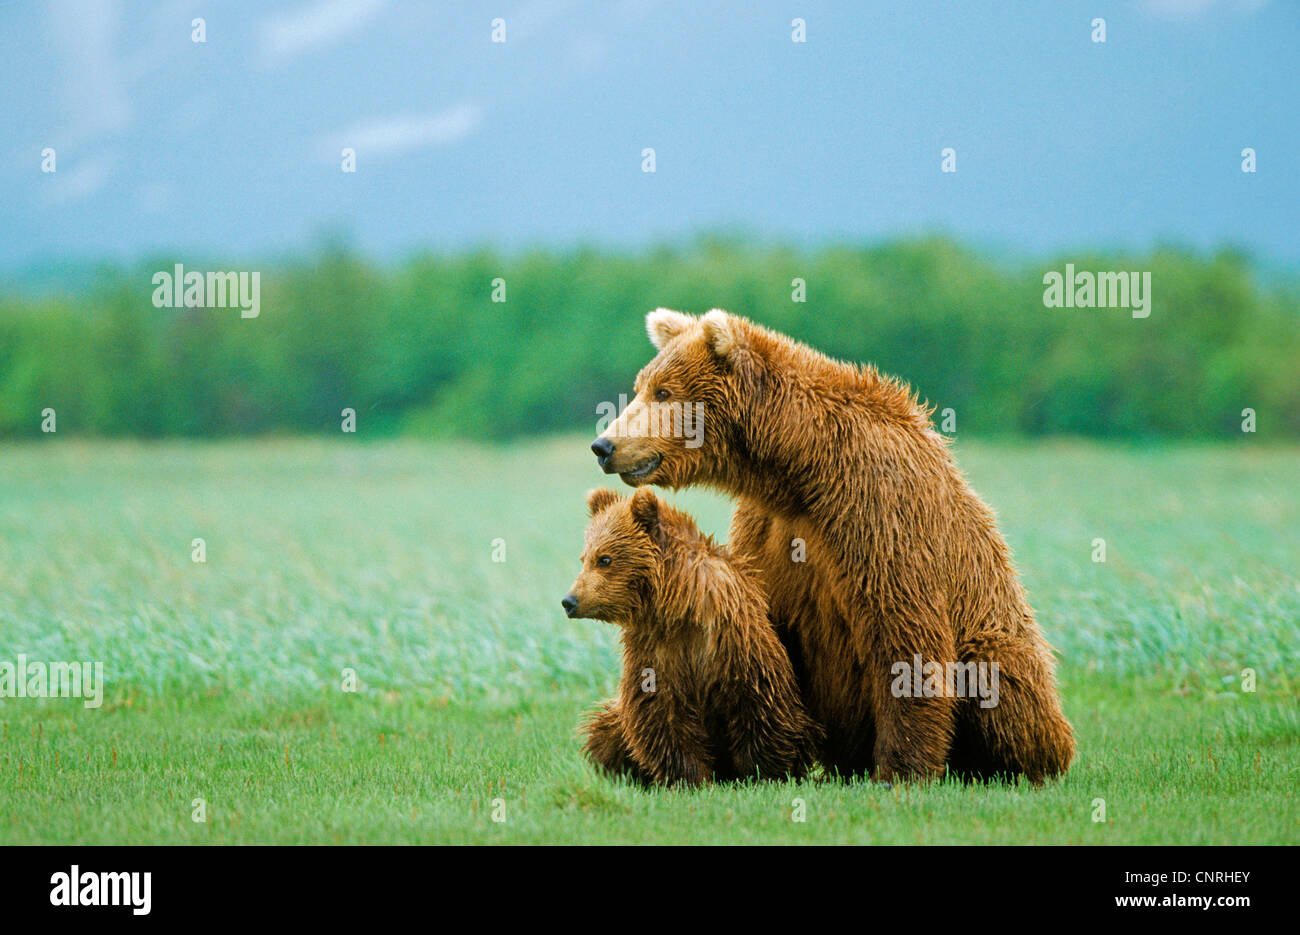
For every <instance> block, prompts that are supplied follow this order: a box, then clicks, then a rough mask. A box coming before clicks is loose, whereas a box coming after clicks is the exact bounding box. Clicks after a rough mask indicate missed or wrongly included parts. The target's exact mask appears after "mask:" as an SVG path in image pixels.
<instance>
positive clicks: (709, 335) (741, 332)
mask: <svg viewBox="0 0 1300 935" xmlns="http://www.w3.org/2000/svg"><path fill="white" fill-rule="evenodd" d="M700 324H701V325H703V326H704V340H705V342H706V343H707V344H708V345H709V347H710V348H711V349H712V350H713V353H715V354H717V355H718V356H719V357H721V358H723V359H724V360H725V359H726V358H728V357H731V356H732V355H733V354H734V353H735V352H736V351H738V350H741V349H743V348H744V346H745V323H744V322H743V321H741V320H740V319H739V318H737V317H736V316H735V315H730V314H728V313H727V312H724V311H723V310H722V309H720V308H715V309H713V310H712V311H711V312H709V313H708V314H707V315H705V316H704V317H703V318H701V319H700Z"/></svg>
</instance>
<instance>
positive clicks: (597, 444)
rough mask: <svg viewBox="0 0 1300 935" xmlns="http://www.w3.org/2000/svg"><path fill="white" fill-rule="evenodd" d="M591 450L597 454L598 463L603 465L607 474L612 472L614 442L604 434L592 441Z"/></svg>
mask: <svg viewBox="0 0 1300 935" xmlns="http://www.w3.org/2000/svg"><path fill="white" fill-rule="evenodd" d="M591 451H592V453H593V454H594V455H595V456H596V463H597V464H599V465H600V466H601V468H602V469H603V470H604V472H605V473H606V474H609V473H612V469H611V468H610V466H609V459H610V457H611V456H612V455H613V454H614V443H613V442H612V441H610V440H609V439H608V438H606V437H605V436H604V435H602V436H601V437H600V438H598V439H596V440H595V441H594V442H592V443H591Z"/></svg>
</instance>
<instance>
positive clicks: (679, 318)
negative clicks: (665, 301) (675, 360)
mask: <svg viewBox="0 0 1300 935" xmlns="http://www.w3.org/2000/svg"><path fill="white" fill-rule="evenodd" d="M694 323H695V319H694V318H692V317H691V316H690V315H683V314H682V313H681V312H674V311H673V310H672V309H671V308H657V309H655V310H654V311H653V312H650V313H649V314H647V315H646V317H645V330H646V334H648V335H650V343H651V344H653V345H654V346H655V350H657V351H662V350H663V349H664V345H665V344H667V343H668V342H669V341H671V340H672V339H673V338H675V337H677V336H678V335H679V334H681V333H682V332H683V331H685V330H686V329H687V328H689V327H690V326H691V325H693V324H694Z"/></svg>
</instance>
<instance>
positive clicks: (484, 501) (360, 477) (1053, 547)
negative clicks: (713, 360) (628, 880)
mask: <svg viewBox="0 0 1300 935" xmlns="http://www.w3.org/2000/svg"><path fill="white" fill-rule="evenodd" d="M957 453H958V457H959V460H960V462H961V464H962V466H963V468H964V469H965V470H966V472H967V474H968V475H969V476H970V478H971V480H972V482H973V484H974V485H975V487H976V489H977V490H979V491H980V492H981V493H982V494H983V495H984V496H985V498H986V499H987V500H988V501H989V502H990V503H991V504H993V505H994V506H995V508H996V509H997V511H998V514H999V519H1000V522H1001V524H1002V527H1003V530H1004V532H1005V534H1006V535H1007V538H1008V540H1009V541H1010V542H1011V544H1012V547H1013V549H1014V550H1015V551H1016V556H1017V563H1018V564H1019V566H1020V568H1021V570H1022V573H1023V575H1024V578H1025V582H1026V585H1027V587H1028V589H1029V593H1030V597H1031V600H1032V601H1033V603H1034V606H1035V607H1036V609H1037V612H1038V615H1039V620H1040V622H1041V624H1042V626H1043V628H1044V630H1045V631H1046V632H1047V634H1048V637H1049V639H1051V641H1052V642H1053V644H1054V645H1055V646H1056V647H1057V648H1058V649H1059V650H1060V651H1061V653H1062V662H1061V683H1062V694H1063V697H1064V702H1065V707H1066V712H1067V715H1068V716H1069V717H1070V719H1071V721H1072V722H1073V723H1074V725H1075V727H1076V730H1077V731H1078V735H1079V759H1078V761H1077V763H1076V765H1075V767H1074V768H1073V769H1072V770H1071V771H1070V773H1069V774H1068V775H1067V776H1066V778H1065V779H1064V780H1063V781H1060V782H1057V783H1054V784H1050V785H1048V786H1046V787H1043V788H1039V789H1034V788H1029V787H1015V786H1005V785H994V786H988V787H984V786H977V787H966V786H961V785H959V784H954V783H939V784H934V785H929V786H893V787H882V786H878V785H873V784H871V783H852V784H844V783H839V782H834V781H814V782H809V783H805V784H803V785H793V784H782V783H767V784H756V785H745V786H723V787H714V788H710V789H706V790H701V791H694V792H681V791H662V790H661V791H655V792H646V791H642V790H639V789H636V788H634V787H631V786H628V785H625V784H623V783H621V782H616V781H612V780H609V779H606V778H603V777H601V776H598V775H596V774H595V773H594V771H593V770H592V769H591V768H589V767H588V766H587V765H586V763H585V762H584V761H583V760H582V758H581V757H580V755H579V752H578V745H579V744H578V740H577V738H576V737H575V736H574V727H575V725H576V723H577V721H578V718H579V717H580V715H581V714H582V712H583V711H584V710H585V709H586V708H588V707H589V706H590V705H592V704H594V703H595V702H596V701H597V700H599V699H600V698H603V697H606V696H607V695H608V694H610V693H611V692H612V690H613V688H614V685H615V682H616V680H617V672H618V652H617V642H616V633H615V632H614V630H613V628H612V627H608V626H605V625H601V624H597V623H592V622H589V621H582V622H573V621H569V620H567V619H565V618H564V616H563V615H562V613H561V612H560V610H559V598H560V597H561V596H562V595H563V594H564V592H565V590H566V589H567V587H568V585H569V583H570V580H571V578H572V576H573V574H574V573H575V571H576V568H577V554H578V552H579V551H580V548H581V535H582V529H583V526H584V525H585V519H584V515H583V505H582V499H581V497H582V493H583V492H584V491H585V490H586V489H587V488H588V487H590V486H594V485H597V484H600V483H604V482H605V481H604V478H603V477H602V476H601V475H599V474H598V473H597V472H596V470H595V467H594V465H593V464H591V463H590V456H589V455H588V454H586V453H585V452H584V446H583V443H582V439H579V438H569V439H556V440H550V441H545V442H536V443H529V444H523V445H517V446H512V447H509V448H486V447H466V446H464V445H457V444H442V445H436V446H435V445H422V444H417V443H413V442H400V443H398V442H394V443H384V444H374V445H367V444H362V443H358V442H356V441H355V440H350V441H348V442H339V443H336V444H329V443H326V442H321V441H314V442H261V443H258V442H231V443H220V444H183V443H167V444H164V445H142V444H125V443H122V444H118V443H114V444H109V443H81V442H72V441H63V440H56V439H50V440H47V441H45V442H43V443H33V444H26V445H19V446H14V447H10V448H7V449H5V450H4V451H0V477H3V478H4V479H5V480H4V483H3V485H0V569H3V570H4V575H5V582H6V587H5V588H4V590H3V592H0V661H12V660H13V659H14V657H15V656H16V655H17V654H19V653H25V654H26V655H27V657H28V658H29V659H41V660H102V661H103V663H104V669H105V676H106V678H107V680H108V683H109V685H108V689H107V691H106V694H105V701H104V704H103V706H102V707H101V708H99V709H97V710H88V709H85V708H83V707H82V705H81V703H80V701H76V700H67V699H47V700H39V701H38V700H32V699H11V698H4V699H0V732H2V735H0V843H4V844H12V843H190V842H193V843H260V842H283V843H316V842H319V843H331V842H349V843H350V842H367V843H434V842H454V843H476V842H514V843H597V842H625V843H645V842H656V843H668V842H687V843H724V842H725V843H747V842H755V843H758V842H766V843H777V842H786V843H813V842H817V843H940V842H959V843H967V842H969V843H986V842H987V843H1061V844H1079V843H1263V842H1267V843H1290V844H1294V843H1297V842H1298V840H1300V834H1298V833H1297V831H1296V828H1297V826H1298V825H1300V822H1298V821H1297V817H1298V813H1300V807H1298V806H1297V805H1296V803H1295V797H1294V789H1295V788H1296V787H1297V785H1300V702H1298V701H1297V687H1298V686H1297V680H1296V678H1295V677H1294V675H1293V674H1292V673H1294V672H1295V671H1296V669H1295V666H1296V664H1297V663H1298V662H1300V640H1297V635H1298V633H1297V631H1298V629H1300V628H1298V626H1297V621H1300V584H1298V582H1297V567H1298V566H1300V563H1298V562H1297V558H1300V489H1298V488H1297V484H1296V482H1295V471H1296V466H1297V462H1300V450H1298V449H1296V448H1294V447H1291V448H1280V447H1267V446H1262V445H1260V444H1259V443H1256V442H1253V441H1243V442H1242V443H1239V444H1235V445H1212V446H1175V447H1162V448H1155V449H1151V450H1141V449H1137V448H1117V447H1106V446H1100V445H1093V444H1086V445H1085V444H1079V443H1043V444H1032V445H1031V444H1027V443H1022V444H1007V445H974V444H969V445H968V444H961V445H959V446H958V448H957ZM673 499H674V500H675V501H676V502H679V503H681V504H682V505H685V506H687V507H688V508H690V509H691V510H693V511H694V512H696V513H697V515H698V516H699V517H700V520H701V525H703V526H704V527H705V528H707V529H710V530H712V531H715V532H718V533H725V529H726V523H727V517H728V514H729V512H730V505H729V504H728V503H727V502H726V500H725V499H723V498H721V497H717V496H714V495H710V494H708V493H703V492H699V491H689V492H682V493H680V494H677V495H673ZM195 537H203V538H204V539H205V540H206V543H207V558H208V560H207V563H206V564H202V565H199V564H195V563H193V562H192V561H191V558H190V551H191V545H190V543H191V540H192V539H194V538H195ZM1095 538H1104V539H1105V540H1106V548H1107V561H1106V562H1105V563H1104V564H1099V563H1094V562H1093V561H1092V560H1091V555H1092V551H1093V545H1092V542H1093V540H1094V539H1095ZM498 539H499V540H503V541H504V545H505V558H506V560H505V561H504V562H496V561H493V552H494V548H495V545H494V541H495V540H498ZM345 667H350V668H352V669H355V670H356V672H357V675H358V677H359V679H360V690H359V691H357V692H356V693H345V692H343V691H341V690H340V683H341V680H342V670H343V669H344V668H345ZM1245 668H1252V669H1254V670H1255V671H1256V672H1257V684H1258V691H1257V692H1254V693H1246V692H1242V691H1241V690H1240V683H1241V678H1240V674H1241V671H1242V670H1243V669H1245ZM196 798H203V799H204V800H205V801H206V803H207V810H208V821H207V822H206V823H203V824H198V823H195V822H193V821H191V811H192V804H191V803H192V801H193V800H194V799H196ZM796 798H799V799H802V800H803V802H804V808H805V810H806V820H805V821H803V822H795V821H792V820H791V809H792V805H793V803H794V800H795V799H796ZM1099 798H1100V799H1104V800H1105V803H1106V806H1105V807H1106V817H1107V820H1106V822H1105V823H1097V822H1094V821H1093V820H1092V816H1093V813H1094V807H1095V806H1094V800H1096V799H1099ZM496 799H500V800H503V801H504V803H505V818H506V820H505V821H504V822H494V821H493V820H492V811H493V807H494V806H493V801H494V800H496Z"/></svg>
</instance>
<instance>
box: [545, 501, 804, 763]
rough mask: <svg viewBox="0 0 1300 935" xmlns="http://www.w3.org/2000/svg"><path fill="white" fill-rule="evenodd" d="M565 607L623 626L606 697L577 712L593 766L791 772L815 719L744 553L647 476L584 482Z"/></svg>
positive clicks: (801, 755) (574, 614) (573, 613)
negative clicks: (643, 485)
mask: <svg viewBox="0 0 1300 935" xmlns="http://www.w3.org/2000/svg"><path fill="white" fill-rule="evenodd" d="M587 508H588V510H589V512H590V513H591V525H590V527H589V528H588V530H587V541H586V548H585V549H584V550H583V553H582V573H581V574H579V575H578V579H577V580H576V581H575V582H574V583H573V588H572V590H571V591H570V592H569V594H568V595H567V596H566V597H565V598H564V600H563V602H562V603H563V606H564V611H565V613H566V614H568V615H569V616H570V617H586V618H594V619H596V620H607V621H609V622H611V623H616V624H618V625H619V626H620V627H621V628H622V641H623V675H622V679H621V681H620V683H619V688H618V697H617V698H615V699H612V700H610V701H607V702H605V704H604V705H603V706H602V708H601V710H600V711H598V712H597V713H596V714H595V715H594V716H593V717H592V718H591V719H590V720H589V721H588V722H587V724H586V726H585V729H586V732H587V735H588V736H587V741H586V744H585V746H584V748H583V749H584V751H585V752H586V754H587V755H588V756H589V757H590V758H591V759H592V761H594V762H595V763H596V765H597V766H599V767H600V768H602V769H604V770H606V771H608V772H611V773H622V774H626V775H628V776H631V777H633V778H635V779H637V780H639V781H641V782H644V783H647V784H660V785H675V784H681V785H688V786H693V785H699V784H701V783H706V782H708V781H710V780H711V779H741V778H746V777H758V778H767V779H775V778H780V777H786V776H790V777H793V778H799V777H802V776H803V775H804V773H805V772H806V771H807V769H808V766H809V765H810V764H811V763H814V762H815V761H816V758H817V750H816V743H817V738H818V731H817V728H816V726H815V725H814V724H813V722H812V721H811V720H809V718H808V715H807V714H806V713H805V711H804V708H803V704H802V703H801V702H800V700H799V686H798V683H797V682H796V681H795V677H794V671H793V669H792V668H791V666H790V659H789V656H787V655H786V650H785V647H784V646H783V645H782V644H781V641H780V639H778V638H777V635H776V633H775V632H774V631H773V630H772V626H771V624H770V623H769V622H768V614H767V601H766V600H765V599H764V597H763V588H762V586H761V584H760V582H759V581H758V578H757V576H756V575H755V574H754V573H753V572H752V571H751V570H750V569H749V568H748V567H746V564H745V563H744V562H743V561H741V560H738V559H736V558H734V557H733V556H731V555H729V554H728V553H727V551H726V549H724V548H722V547H721V546H718V545H716V544H714V542H713V541H712V540H711V539H709V538H708V537H707V536H705V535H703V534H702V533H701V532H700V531H699V529H698V528H697V527H696V525H695V521H694V520H693V519H691V517H690V516H688V515H687V514H685V513H683V512H681V511H679V510H675V509H673V508H672V507H670V506H668V505H667V504H665V503H662V502H661V501H660V500H659V498H657V497H656V496H655V495H654V492H653V491H651V490H649V489H645V490H638V491H637V492H636V493H635V494H634V495H633V496H632V497H630V498H626V497H620V496H619V495H618V494H617V493H615V492H614V491H612V490H608V489H604V488H601V489H598V490H593V491H591V493H589V494H588V495H587Z"/></svg>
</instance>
